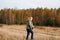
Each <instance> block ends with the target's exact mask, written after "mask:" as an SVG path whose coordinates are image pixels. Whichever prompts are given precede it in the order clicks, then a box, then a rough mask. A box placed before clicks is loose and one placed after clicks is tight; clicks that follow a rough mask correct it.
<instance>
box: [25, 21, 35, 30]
mask: <svg viewBox="0 0 60 40" xmlns="http://www.w3.org/2000/svg"><path fill="white" fill-rule="evenodd" d="M26 24H27V27H26V29H33V27H34V26H33V23H32V21H30V20H27V21H26Z"/></svg>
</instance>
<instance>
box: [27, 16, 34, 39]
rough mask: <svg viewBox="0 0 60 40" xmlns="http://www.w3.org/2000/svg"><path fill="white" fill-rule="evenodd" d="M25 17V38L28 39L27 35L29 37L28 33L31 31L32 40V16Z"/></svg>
mask: <svg viewBox="0 0 60 40" xmlns="http://www.w3.org/2000/svg"><path fill="white" fill-rule="evenodd" d="M27 19H28V20H27V22H26V24H27V27H26V31H27V36H26V40H28V37H29V35H30V33H31V40H33V36H34V32H33V28H34V26H33V23H32V20H33V17H32V16H30V17H28V18H27Z"/></svg>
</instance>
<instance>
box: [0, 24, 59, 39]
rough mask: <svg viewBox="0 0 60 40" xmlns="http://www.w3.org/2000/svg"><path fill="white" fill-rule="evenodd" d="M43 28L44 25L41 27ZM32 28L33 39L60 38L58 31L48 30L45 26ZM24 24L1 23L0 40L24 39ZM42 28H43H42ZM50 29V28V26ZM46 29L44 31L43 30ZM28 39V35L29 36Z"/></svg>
mask: <svg viewBox="0 0 60 40" xmlns="http://www.w3.org/2000/svg"><path fill="white" fill-rule="evenodd" d="M43 28H44V27H43ZM43 28H40V29H38V28H34V30H33V31H34V40H60V33H59V32H60V29H59V32H58V31H56V32H54V31H49V30H48V29H50V28H48V27H47V30H46V28H45V29H43ZM25 29H26V26H25V25H3V27H1V28H0V40H25V39H26V30H25ZM42 29H43V30H42ZM51 29H52V28H51ZM45 30H46V31H45ZM29 39H30V36H29Z"/></svg>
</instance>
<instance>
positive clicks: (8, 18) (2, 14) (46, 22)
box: [0, 8, 60, 26]
mask: <svg viewBox="0 0 60 40" xmlns="http://www.w3.org/2000/svg"><path fill="white" fill-rule="evenodd" d="M28 16H32V17H33V23H34V25H40V26H60V8H57V9H56V8H54V9H53V8H51V9H48V8H35V9H34V8H29V9H13V8H12V9H10V8H4V9H0V24H19V25H20V24H25V23H26V19H27V17H28Z"/></svg>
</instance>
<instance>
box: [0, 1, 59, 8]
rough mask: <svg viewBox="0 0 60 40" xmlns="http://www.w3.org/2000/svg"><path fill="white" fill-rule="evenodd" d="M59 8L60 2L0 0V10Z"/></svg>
mask: <svg viewBox="0 0 60 40" xmlns="http://www.w3.org/2000/svg"><path fill="white" fill-rule="evenodd" d="M15 7H17V8H19V9H21V8H37V7H43V8H45V7H47V8H59V7H60V0H0V9H2V8H15Z"/></svg>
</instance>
